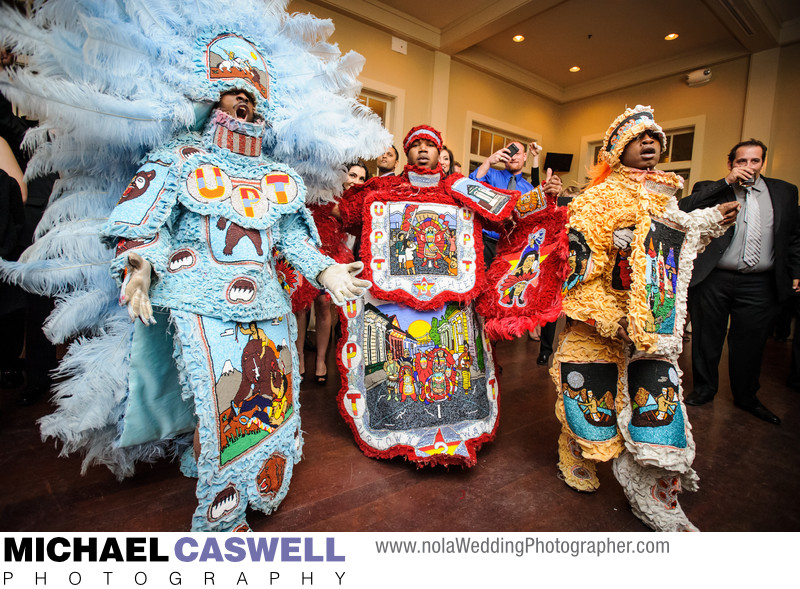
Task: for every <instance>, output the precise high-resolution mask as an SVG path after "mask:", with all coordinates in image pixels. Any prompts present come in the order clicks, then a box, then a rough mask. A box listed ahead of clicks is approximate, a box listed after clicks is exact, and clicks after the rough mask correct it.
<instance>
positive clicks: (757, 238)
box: [742, 188, 761, 268]
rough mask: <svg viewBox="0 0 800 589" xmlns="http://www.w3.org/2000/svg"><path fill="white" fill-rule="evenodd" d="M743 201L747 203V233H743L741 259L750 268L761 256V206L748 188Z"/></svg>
mask: <svg viewBox="0 0 800 589" xmlns="http://www.w3.org/2000/svg"><path fill="white" fill-rule="evenodd" d="M745 202H746V203H747V214H746V215H745V223H747V234H746V235H745V241H744V256H743V257H742V261H743V262H744V263H745V264H746V265H747V266H748V267H749V268H752V267H753V266H755V265H756V264H758V260H759V258H760V257H761V208H760V207H759V206H758V200H756V197H755V196H754V195H753V191H752V190H751V189H750V188H748V189H747V193H746V196H745Z"/></svg>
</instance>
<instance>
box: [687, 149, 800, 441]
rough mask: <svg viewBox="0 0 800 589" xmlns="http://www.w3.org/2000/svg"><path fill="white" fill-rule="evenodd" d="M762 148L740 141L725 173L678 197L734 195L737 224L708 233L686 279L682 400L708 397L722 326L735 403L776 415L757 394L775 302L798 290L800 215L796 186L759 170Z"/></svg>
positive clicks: (704, 203)
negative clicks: (688, 368)
mask: <svg viewBox="0 0 800 589" xmlns="http://www.w3.org/2000/svg"><path fill="white" fill-rule="evenodd" d="M766 159H767V148H766V146H765V145H764V144H763V143H762V142H761V141H758V140H756V139H750V140H748V141H742V142H741V143H738V144H737V145H735V146H734V147H733V149H731V151H730V153H729V154H728V175H727V176H725V178H722V179H721V180H717V181H716V182H712V181H704V182H698V183H697V184H696V185H695V187H694V192H693V193H692V194H691V195H690V196H688V197H686V198H684V199H683V200H681V201H680V202H679V206H680V208H681V209H683V210H684V211H692V210H694V209H698V208H702V207H710V206H715V205H718V204H720V203H723V202H733V201H738V202H739V203H740V204H741V206H742V211H741V212H740V213H739V217H738V219H737V222H736V225H735V226H734V227H731V228H730V229H729V230H728V231H727V232H725V234H724V235H722V236H721V237H718V238H716V239H714V240H713V241H712V242H711V243H710V244H709V245H708V247H707V248H706V249H705V251H704V252H703V253H701V254H700V255H699V256H698V257H697V260H696V261H695V266H694V274H693V275H692V281H691V283H690V287H689V312H690V314H691V321H692V340H693V341H692V376H693V379H694V391H693V392H692V394H691V395H689V396H688V397H687V398H686V403H687V404H688V405H703V404H705V403H708V402H709V401H711V400H713V398H714V395H715V394H716V393H717V388H718V386H719V373H718V368H719V361H720V357H721V356H722V346H723V343H724V341H725V333H726V331H728V320H729V319H730V331H729V332H728V366H729V375H730V382H731V391H732V392H733V399H734V404H735V405H736V406H737V407H739V408H741V409H744V410H745V411H748V412H750V413H752V414H753V415H755V416H756V417H758V418H759V419H763V420H764V421H767V422H769V423H774V424H776V425H777V424H780V419H779V418H778V416H776V415H775V414H773V413H772V412H771V411H770V410H769V409H767V408H766V407H764V405H762V404H761V402H760V401H759V400H758V398H757V397H756V392H757V391H758V388H759V376H760V373H761V359H762V356H763V353H764V345H765V343H766V341H767V337H768V336H769V334H770V332H771V330H772V327H773V324H774V320H775V317H776V312H777V311H778V310H779V308H780V307H779V303H782V302H783V301H785V300H786V299H787V298H788V297H789V296H790V295H791V293H792V290H795V291H798V284H799V283H800V281H799V280H798V278H800V215H799V214H798V208H797V205H798V203H797V187H796V186H794V185H793V184H789V183H788V182H784V181H783V180H775V179H772V178H765V177H764V176H762V175H761V171H762V169H763V168H764V166H765V164H766Z"/></svg>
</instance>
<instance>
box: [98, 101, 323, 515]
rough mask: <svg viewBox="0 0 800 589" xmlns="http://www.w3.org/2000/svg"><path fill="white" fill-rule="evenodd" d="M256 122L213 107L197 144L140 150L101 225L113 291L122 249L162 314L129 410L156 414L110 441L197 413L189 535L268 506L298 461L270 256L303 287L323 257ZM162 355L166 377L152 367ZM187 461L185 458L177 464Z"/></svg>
mask: <svg viewBox="0 0 800 589" xmlns="http://www.w3.org/2000/svg"><path fill="white" fill-rule="evenodd" d="M263 128H264V123H263V122H262V123H257V124H254V123H246V122H243V121H240V120H237V119H234V118H233V117H231V116H230V115H228V114H226V113H224V112H222V111H220V110H216V111H214V113H213V114H212V116H211V120H210V121H209V124H208V125H207V126H206V129H205V131H204V132H203V135H202V136H198V135H195V134H189V135H186V136H184V137H181V138H179V139H177V140H176V141H174V142H173V143H172V144H170V145H169V146H166V147H165V148H164V149H160V150H158V151H156V152H154V153H152V154H150V155H149V156H148V158H147V161H146V162H145V163H144V164H143V165H142V167H141V168H140V169H139V171H138V172H137V173H136V175H135V176H134V179H133V181H132V182H131V184H130V186H129V187H128V189H126V191H125V192H124V193H123V196H122V199H121V200H120V203H119V204H118V205H117V207H116V208H115V209H114V211H113V212H112V214H111V217H110V218H109V220H108V223H107V224H106V226H105V228H104V232H105V235H106V236H108V237H109V238H116V241H117V245H116V247H117V257H116V258H115V260H114V263H113V264H112V271H113V272H114V273H115V274H116V276H117V278H118V280H119V282H120V283H122V281H123V275H124V271H125V265H126V260H127V258H128V253H129V252H131V251H135V252H136V253H138V254H139V255H141V256H142V257H143V258H144V259H146V260H147V261H149V262H150V263H151V264H152V266H153V270H154V271H155V273H156V276H158V280H157V281H156V283H155V284H154V286H153V287H152V288H151V301H152V303H153V305H154V306H156V307H157V308H160V309H162V314H163V316H164V320H162V321H160V322H159V323H157V325H154V326H145V325H143V324H140V325H137V327H136V330H135V332H134V337H133V351H134V357H133V358H132V360H131V375H130V382H131V386H130V391H129V402H128V403H129V407H135V406H142V407H147V408H148V411H147V416H148V417H149V416H151V415H152V414H156V415H159V416H162V419H160V420H158V421H154V420H152V419H146V420H143V419H142V415H141V412H135V411H130V410H129V411H128V412H126V415H125V417H124V419H123V422H122V428H121V437H120V443H121V444H123V445H124V444H139V443H142V442H147V441H152V440H157V439H161V438H162V437H163V436H164V435H166V434H170V433H174V432H176V431H177V432H180V431H187V430H188V431H192V430H193V429H194V421H195V415H196V416H197V419H198V420H199V436H200V442H201V447H202V451H201V452H200V455H199V456H198V457H197V470H198V474H199V477H200V482H199V483H198V488H197V496H198V500H199V505H198V507H197V510H196V512H195V515H194V528H195V529H232V528H235V527H236V526H238V525H241V524H242V523H243V521H244V511H245V508H246V507H247V505H248V504H250V505H252V506H254V507H258V508H260V509H262V510H263V511H265V512H269V511H272V510H273V509H274V508H275V506H277V504H278V503H279V502H280V501H281V500H282V499H283V497H284V496H285V495H286V492H287V491H288V486H289V479H290V478H291V473H292V468H293V465H294V463H295V462H297V461H298V460H299V459H300V450H301V443H300V420H299V417H298V412H297V410H298V408H299V403H298V402H297V395H296V390H297V385H298V382H299V374H298V370H297V358H296V353H295V350H294V349H293V346H292V345H290V342H294V341H295V339H296V327H295V324H294V320H293V319H294V316H293V315H292V314H291V312H290V311H291V307H290V303H289V300H288V298H287V297H286V296H285V295H283V287H282V286H281V284H280V282H279V280H278V279H277V274H276V269H275V267H274V263H275V262H274V260H275V257H274V256H273V250H274V249H277V250H278V251H280V252H281V253H282V254H283V255H284V256H285V257H286V259H287V260H289V261H290V262H291V263H292V264H293V265H294V267H295V268H297V269H298V270H299V271H300V272H302V274H303V275H305V276H306V277H308V280H310V281H314V277H315V276H317V275H318V274H319V273H320V272H321V271H322V270H324V269H325V268H327V267H328V266H330V265H331V264H332V263H333V261H332V260H331V259H330V258H328V257H327V256H324V255H322V254H321V253H320V252H319V251H318V249H317V247H316V244H317V243H318V238H317V235H316V229H315V227H314V224H313V222H312V221H311V219H310V213H309V212H308V210H307V209H306V208H305V206H304V202H303V201H304V199H303V191H304V187H303V181H302V179H301V178H300V176H298V175H297V174H296V173H295V172H294V171H293V170H292V169H291V168H289V167H288V166H285V165H282V164H278V163H275V162H273V161H271V160H270V159H268V158H266V157H264V156H262V155H261V150H260V145H261V134H262V132H263ZM167 313H168V316H167ZM167 319H169V320H171V325H170V322H169V321H167ZM167 330H169V331H173V333H171V334H168V333H166V332H167ZM169 339H172V340H174V342H175V345H174V352H173V353H168V352H169V350H168V349H166V348H167V346H166V345H163V342H164V341H165V340H169ZM159 343H162V345H161V346H159ZM162 348H163V352H164V354H163V355H162V356H160V357H159V356H157V355H155V354H154V352H155V351H156V350H159V349H162ZM139 354H143V355H146V357H147V363H144V362H143V361H142V360H141V359H140V358H139V357H138V355H139ZM172 357H174V359H175V362H176V366H175V368H176V369H177V370H175V369H171V367H170V366H164V367H163V368H160V369H158V368H156V366H158V364H156V365H155V366H154V363H153V361H154V360H156V359H158V360H160V362H159V363H161V364H163V363H166V364H168V365H169V364H172V362H170V360H171V359H172ZM154 373H156V374H159V375H162V374H163V377H162V378H158V379H154V378H153V376H154ZM174 376H177V377H178V379H177V380H176V379H175V378H174ZM178 381H180V382H178ZM179 389H182V391H183V394H182V395H176V394H175V392H176V391H177V390H179ZM180 398H182V399H184V400H185V401H189V402H191V403H192V404H193V406H190V407H181V404H180V403H179V401H178V400H179V399H180ZM175 416H177V417H183V419H182V420H178V421H172V418H173V417H175ZM154 424H155V425H157V426H158V429H157V430H155V431H153V429H152V427H153V425H154ZM193 460H194V457H193V456H192V452H187V453H186V457H185V459H184V466H185V468H187V467H188V469H191V467H192V466H193Z"/></svg>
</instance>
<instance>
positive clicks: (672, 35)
mask: <svg viewBox="0 0 800 589" xmlns="http://www.w3.org/2000/svg"><path fill="white" fill-rule="evenodd" d="M678 36H679V35H678V33H670V34H669V35H667V36H666V37H664V40H665V41H674V40H675V39H677V38H678Z"/></svg>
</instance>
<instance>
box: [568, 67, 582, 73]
mask: <svg viewBox="0 0 800 589" xmlns="http://www.w3.org/2000/svg"><path fill="white" fill-rule="evenodd" d="M569 71H571V72H572V73H575V72H579V71H581V68H579V67H578V66H577V65H573V66H572V67H571V68H569Z"/></svg>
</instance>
